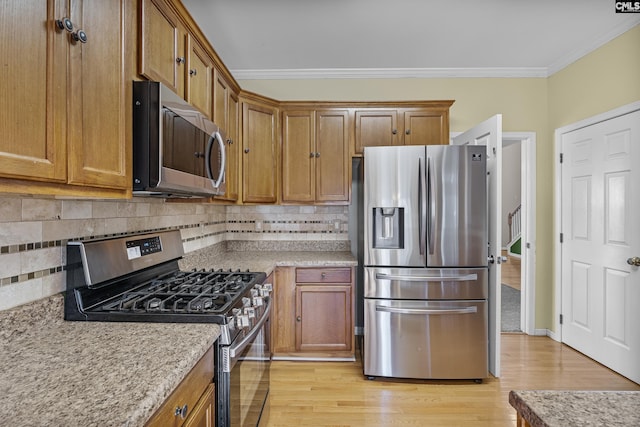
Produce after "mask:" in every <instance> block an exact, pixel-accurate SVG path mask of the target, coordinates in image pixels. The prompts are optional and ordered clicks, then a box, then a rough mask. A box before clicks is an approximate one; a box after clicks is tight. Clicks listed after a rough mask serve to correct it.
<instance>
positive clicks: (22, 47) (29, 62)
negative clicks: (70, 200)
mask: <svg viewBox="0 0 640 427" xmlns="http://www.w3.org/2000/svg"><path fill="white" fill-rule="evenodd" d="M65 4H66V3H64V2H62V1H54V0H49V1H42V0H22V1H11V2H7V1H5V2H3V3H2V6H1V8H2V13H0V34H2V66H1V67H0V93H2V96H0V129H2V136H1V137H0V176H4V177H12V178H22V179H36V180H47V181H60V182H62V181H65V180H66V176H67V171H66V163H65V154H66V133H67V128H66V109H67V93H66V87H67V81H66V69H67V68H66V67H67V64H66V60H65V59H66V56H67V52H68V48H69V33H67V32H65V31H62V30H57V29H56V24H55V21H56V19H60V18H62V17H63V16H69V12H68V9H67V8H66V6H65Z"/></svg>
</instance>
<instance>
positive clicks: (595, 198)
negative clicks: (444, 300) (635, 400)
mask: <svg viewBox="0 0 640 427" xmlns="http://www.w3.org/2000/svg"><path fill="white" fill-rule="evenodd" d="M559 144H560V150H561V154H562V163H561V164H560V173H559V175H560V186H561V187H560V194H561V197H560V209H561V220H560V232H561V233H562V244H561V246H560V252H561V262H560V270H561V271H560V280H561V282H560V283H561V312H560V313H561V315H562V324H561V339H562V342H564V343H566V344H567V345H570V346H571V347H574V348H575V349H577V350H578V351H580V352H582V353H584V354H586V355H587V356H589V357H591V358H593V359H595V360H596V361H598V362H600V363H602V364H604V365H606V366H608V367H609V368H611V369H613V370H614V371H616V372H619V373H620V374H622V375H624V376H626V377H628V378H630V379H631V380H633V381H635V382H640V362H638V361H639V360H640V328H638V325H640V310H638V309H637V306H638V304H639V303H640V266H632V265H629V264H628V263H627V260H628V259H632V258H633V257H640V223H639V222H638V218H640V192H639V191H638V188H637V187H638V185H639V184H640V167H638V163H639V162H640V110H636V111H634V112H629V113H627V114H622V115H618V116H615V117H611V118H608V119H606V120H599V121H598V120H595V123H593V124H588V125H586V126H582V127H579V128H577V129H573V130H567V131H565V132H561V133H560V135H559Z"/></svg>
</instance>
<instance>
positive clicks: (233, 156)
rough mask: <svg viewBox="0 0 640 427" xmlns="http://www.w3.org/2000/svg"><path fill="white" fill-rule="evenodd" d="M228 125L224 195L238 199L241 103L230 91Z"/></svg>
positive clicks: (227, 197)
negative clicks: (225, 189) (225, 188)
mask: <svg viewBox="0 0 640 427" xmlns="http://www.w3.org/2000/svg"><path fill="white" fill-rule="evenodd" d="M227 99H228V115H227V126H226V128H224V129H225V132H226V136H227V144H228V145H227V172H226V180H227V181H226V183H227V191H226V193H225V195H224V197H225V199H227V200H238V188H239V186H240V174H239V173H238V172H239V170H240V144H239V143H238V125H239V115H240V114H239V113H240V103H239V102H238V96H237V95H236V94H235V93H233V92H229V97H228V98H227Z"/></svg>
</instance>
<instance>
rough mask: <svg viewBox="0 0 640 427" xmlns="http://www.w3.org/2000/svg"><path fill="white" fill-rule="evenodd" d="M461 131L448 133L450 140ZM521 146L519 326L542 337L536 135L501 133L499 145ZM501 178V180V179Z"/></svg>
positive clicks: (527, 332)
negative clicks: (538, 320)
mask: <svg viewBox="0 0 640 427" xmlns="http://www.w3.org/2000/svg"><path fill="white" fill-rule="evenodd" d="M461 133H462V132H451V137H450V138H451V139H453V137H455V136H458V135H460V134H461ZM505 140H506V141H509V142H513V141H518V142H520V143H521V146H520V148H521V156H520V161H521V165H520V176H521V178H522V179H521V183H520V198H521V200H522V212H523V215H522V218H521V221H522V223H521V227H522V242H523V244H522V245H521V247H522V248H523V253H522V257H521V265H522V266H523V268H522V269H521V271H520V289H521V292H520V325H521V328H522V332H524V333H525V334H527V335H546V330H544V331H540V330H536V318H535V317H536V286H535V283H536V133H535V132H502V143H503V146H504V142H505ZM503 178H504V177H503Z"/></svg>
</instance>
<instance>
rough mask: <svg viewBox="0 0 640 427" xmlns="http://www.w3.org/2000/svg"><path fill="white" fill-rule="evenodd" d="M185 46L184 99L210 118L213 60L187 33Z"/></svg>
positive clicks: (211, 111)
mask: <svg viewBox="0 0 640 427" xmlns="http://www.w3.org/2000/svg"><path fill="white" fill-rule="evenodd" d="M187 46H188V50H187V51H188V55H187V69H188V71H187V75H186V96H185V99H186V100H187V102H189V103H191V105H193V106H194V107H196V108H197V109H199V110H200V111H202V112H203V113H204V114H206V115H207V117H209V118H211V117H212V114H213V102H212V98H213V89H212V86H211V81H212V80H213V60H212V59H211V58H209V55H208V54H207V52H206V51H205V50H204V49H203V48H202V46H200V44H199V43H198V42H197V41H196V40H195V39H194V38H193V36H192V35H190V34H188V35H187Z"/></svg>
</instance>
